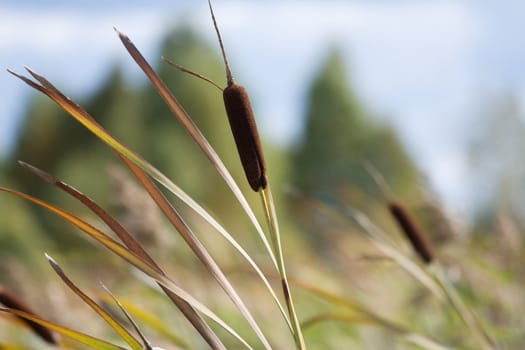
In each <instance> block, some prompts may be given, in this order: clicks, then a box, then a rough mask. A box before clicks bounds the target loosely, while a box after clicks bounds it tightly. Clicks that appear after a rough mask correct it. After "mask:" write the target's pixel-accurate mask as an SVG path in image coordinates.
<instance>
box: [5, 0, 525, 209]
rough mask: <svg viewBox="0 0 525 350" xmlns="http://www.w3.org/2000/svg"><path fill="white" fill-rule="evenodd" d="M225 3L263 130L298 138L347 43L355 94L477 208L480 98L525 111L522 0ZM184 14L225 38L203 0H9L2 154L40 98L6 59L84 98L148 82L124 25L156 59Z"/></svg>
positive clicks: (219, 5) (440, 180)
mask: <svg viewBox="0 0 525 350" xmlns="http://www.w3.org/2000/svg"><path fill="white" fill-rule="evenodd" d="M108 3H109V4H108ZM214 8H215V12H216V16H217V20H218V22H219V26H220V28H221V32H222V35H223V39H224V43H225V45H226V49H227V52H228V56H229V60H230V64H231V66H232V69H233V71H234V74H235V76H236V77H237V80H239V81H240V82H241V83H243V84H244V85H245V86H246V87H247V88H248V89H249V91H250V94H251V97H252V100H253V101H252V102H253V104H254V107H255V109H256V114H257V116H258V123H259V125H260V127H261V132H262V134H263V137H266V138H269V139H271V140H272V141H274V142H278V143H280V144H293V142H294V141H296V140H297V138H298V137H299V135H300V132H301V126H302V121H303V116H304V101H305V98H306V94H307V89H308V86H309V84H310V83H311V79H312V77H313V74H314V73H315V72H316V70H318V69H319V68H320V65H321V64H322V62H323V59H324V58H325V55H326V52H327V50H328V49H329V48H331V47H334V46H337V47H339V48H340V49H341V50H342V52H343V53H344V54H345V58H346V60H347V65H348V78H349V81H350V82H351V84H352V86H353V87H354V89H355V91H356V93H357V94H358V95H359V96H360V97H361V98H362V99H363V101H364V102H365V103H366V105H367V107H368V108H369V109H370V110H371V111H372V112H374V113H375V114H377V115H378V116H379V117H380V118H382V119H384V120H385V121H387V122H389V123H391V124H392V125H393V127H394V128H395V129H396V130H397V131H398V132H399V134H400V136H401V138H402V140H403V142H404V143H405V144H406V146H407V147H408V149H409V150H410V152H411V154H412V155H413V156H414V157H415V159H416V160H417V162H418V164H419V165H420V167H421V169H422V171H423V173H424V174H425V175H426V176H427V177H428V179H429V181H430V183H431V184H432V186H433V187H434V189H435V190H436V191H437V193H438V194H439V196H440V197H441V198H442V199H443V200H444V201H445V203H446V204H447V206H449V207H450V208H452V209H454V210H456V211H468V210H469V208H468V206H469V203H468V191H467V190H466V188H467V187H466V186H465V184H466V182H467V177H468V175H469V174H468V166H467V161H466V155H465V149H466V146H467V144H468V140H469V137H470V135H469V130H471V129H472V128H473V126H475V125H476V124H477V123H479V121H480V118H479V115H477V113H479V105H480V102H482V101H481V100H480V99H482V98H483V96H486V95H487V94H489V95H490V94H514V95H515V96H516V97H517V98H518V99H519V101H520V103H521V105H522V106H525V69H524V68H523V67H524V63H525V41H523V40H522V38H521V37H520V33H521V30H522V22H523V16H522V14H523V13H525V11H524V10H525V2H523V1H520V0H507V1H504V2H492V1H485V0H478V1H467V0H464V1H462V0H442V1H439V2H438V1H416V0H399V1H396V0H392V1H379V0H376V1H308V0H306V1H256V0H254V1H248V0H245V1H240V0H238V1H233V0H232V1H226V0H224V1H219V0H216V1H214ZM178 23H188V24H190V25H191V26H193V27H194V28H195V30H197V31H198V32H199V33H200V34H201V35H202V36H203V37H205V38H207V39H208V40H209V41H210V43H211V44H212V45H216V40H215V33H214V31H213V27H212V24H211V20H210V16H209V11H208V8H207V3H206V1H204V0H193V1H183V0H170V1H168V0H151V1H145V0H126V1H125V0H113V1H111V2H107V1H101V0H97V1H95V0H90V1H87V0H85V1H74V2H72V1H65V0H60V1H59V0H54V1H51V0H48V1H46V0H40V1H37V0H22V1H21V0H0V68H2V71H3V72H0V91H2V103H1V104H0V156H2V155H5V154H6V153H7V152H8V151H9V149H10V147H11V146H12V144H13V140H14V138H15V135H16V130H17V127H18V126H19V121H20V117H21V115H22V113H23V110H24V105H25V103H26V101H27V98H28V97H29V96H30V94H31V90H30V89H29V88H28V87H26V86H25V85H24V84H23V83H21V82H20V81H18V80H17V79H16V78H14V77H12V76H11V75H9V74H8V73H7V72H5V69H6V68H9V69H12V70H14V71H16V72H22V71H23V68H24V66H28V67H31V68H32V69H34V70H36V71H37V72H39V73H40V74H42V75H44V76H46V77H47V78H48V79H49V80H51V81H52V82H53V83H54V84H55V85H57V86H58V87H59V88H60V89H61V90H63V91H64V92H66V93H67V94H68V95H70V96H71V97H72V98H79V97H82V96H85V94H87V93H90V92H93V91H94V90H95V89H96V87H97V86H98V84H100V83H101V82H102V81H103V77H104V76H105V75H106V74H107V73H108V72H109V70H110V68H111V67H112V66H113V65H114V64H115V63H122V64H123V65H124V66H125V72H126V74H127V75H128V76H129V77H130V78H131V79H134V80H136V81H137V82H139V81H142V79H143V78H142V76H141V74H140V72H139V71H138V69H137V68H136V67H135V66H134V65H133V64H132V62H131V59H130V58H129V57H128V56H127V54H126V52H125V50H124V49H123V48H122V46H121V44H120V42H119V41H118V39H117V36H116V35H115V33H114V31H113V26H115V27H117V28H118V29H119V30H121V31H123V32H124V33H126V34H128V35H129V36H130V37H131V39H132V40H133V41H134V42H135V43H136V44H137V46H138V47H139V48H140V49H141V51H142V52H143V53H144V54H145V56H146V57H147V58H148V59H150V60H155V61H156V59H157V56H158V52H157V49H158V45H159V42H160V40H161V38H162V36H163V34H164V33H166V31H167V30H168V29H169V28H171V27H173V26H175V25H177V24H178ZM174 59H175V60H176V58H174Z"/></svg>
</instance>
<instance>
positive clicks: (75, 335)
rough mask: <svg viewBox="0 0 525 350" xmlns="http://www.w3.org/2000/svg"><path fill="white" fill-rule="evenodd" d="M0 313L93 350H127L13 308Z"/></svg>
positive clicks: (0, 308) (2, 308) (4, 309)
mask: <svg viewBox="0 0 525 350" xmlns="http://www.w3.org/2000/svg"><path fill="white" fill-rule="evenodd" d="M0 311H1V312H7V313H10V314H12V315H15V316H17V317H21V318H24V319H26V320H28V321H31V322H35V323H38V324H40V325H42V326H43V327H46V328H49V329H51V330H53V331H55V332H57V333H60V334H62V335H63V336H66V337H69V338H71V339H73V340H76V341H77V342H79V343H82V344H85V345H87V346H89V347H90V348H93V349H97V350H126V349H125V348H123V347H120V346H118V345H115V344H111V343H109V342H106V341H104V340H101V339H98V338H95V337H92V336H90V335H87V334H84V333H81V332H78V331H75V330H72V329H70V328H67V327H63V326H60V325H58V324H56V323H53V322H50V321H46V320H44V319H41V318H39V317H37V316H35V315H32V314H28V313H27V312H23V311H20V310H16V309H11V308H4V307H0Z"/></svg>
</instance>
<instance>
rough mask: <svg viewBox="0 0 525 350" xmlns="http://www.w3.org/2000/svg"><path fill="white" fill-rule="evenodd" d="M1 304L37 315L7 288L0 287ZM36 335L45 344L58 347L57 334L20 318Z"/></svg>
mask: <svg viewBox="0 0 525 350" xmlns="http://www.w3.org/2000/svg"><path fill="white" fill-rule="evenodd" d="M0 304H2V305H4V306H6V307H8V308H11V309H15V310H20V311H23V312H25V313H28V314H31V315H36V314H35V312H34V311H33V310H31V308H30V307H29V306H28V305H27V304H26V303H25V302H24V301H23V300H21V299H20V298H19V297H18V296H16V295H15V294H14V293H13V292H11V291H10V290H8V289H7V288H6V287H4V286H2V285H0ZM20 320H22V322H24V323H25V324H26V325H27V326H28V327H29V328H30V329H31V330H32V331H33V332H34V333H35V334H36V335H38V336H39V337H40V338H42V339H43V340H44V341H45V342H47V343H49V344H53V345H58V340H57V339H56V334H55V333H53V332H52V331H51V330H49V329H48V328H46V327H44V326H41V325H39V324H38V323H35V322H33V321H29V320H26V319H25V318H20Z"/></svg>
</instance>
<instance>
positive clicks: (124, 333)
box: [45, 254, 142, 350]
mask: <svg viewBox="0 0 525 350" xmlns="http://www.w3.org/2000/svg"><path fill="white" fill-rule="evenodd" d="M45 256H46V258H47V261H48V262H49V264H50V265H51V267H52V268H53V270H55V272H56V274H57V275H58V276H59V277H60V278H61V279H62V281H64V283H65V284H66V285H67V286H68V287H69V289H71V290H72V291H73V292H74V293H75V294H76V295H78V296H79V297H80V298H81V299H82V300H83V301H84V302H85V303H86V304H87V305H89V307H91V308H92V309H93V310H95V312H96V313H98V314H99V315H100V317H102V318H103V319H104V320H105V321H106V322H107V323H108V324H109V325H110V326H111V328H113V329H114V330H115V331H116V332H117V333H118V334H119V335H120V337H121V338H122V339H123V340H124V341H125V342H126V343H127V344H128V345H129V346H131V348H132V349H133V350H142V345H141V344H140V343H139V341H138V340H137V339H135V337H134V336H133V335H132V334H131V333H130V332H129V331H128V330H127V329H126V328H124V326H122V325H121V324H120V323H119V322H118V321H117V320H115V318H113V316H111V315H110V314H109V313H108V312H107V311H106V310H104V309H103V308H102V307H100V306H99V305H98V304H97V303H96V302H95V301H94V300H93V299H91V298H90V297H89V296H87V295H86V294H85V293H84V292H82V290H80V288H78V287H77V286H76V285H75V284H74V283H73V281H71V280H70V279H69V277H67V275H66V274H65V273H64V271H63V270H62V268H61V267H60V266H59V265H58V264H57V262H56V261H55V260H54V259H53V258H52V257H51V256H49V255H48V254H45Z"/></svg>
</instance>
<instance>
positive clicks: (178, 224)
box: [125, 161, 271, 349]
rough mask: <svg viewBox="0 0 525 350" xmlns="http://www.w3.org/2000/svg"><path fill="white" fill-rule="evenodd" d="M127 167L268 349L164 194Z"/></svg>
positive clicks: (212, 260)
mask: <svg viewBox="0 0 525 350" xmlns="http://www.w3.org/2000/svg"><path fill="white" fill-rule="evenodd" d="M125 162H126V164H127V165H128V167H129V168H130V169H131V171H132V172H133V174H134V175H135V176H136V178H137V180H139V182H140V183H141V184H142V186H143V187H144V188H145V189H146V191H147V192H148V193H149V195H150V197H151V198H152V199H153V201H155V203H156V204H157V205H158V207H159V208H160V210H161V211H162V212H163V213H164V215H166V217H167V218H168V220H169V221H170V223H171V224H172V225H173V227H175V228H176V229H177V231H178V232H179V233H180V235H181V236H182V238H183V239H184V240H185V241H186V243H187V244H188V246H189V247H190V248H191V250H192V251H193V253H194V254H195V255H196V256H197V257H198V258H199V260H200V261H201V262H202V263H203V265H204V266H206V268H207V269H208V271H209V272H210V273H211V274H212V276H213V277H214V278H215V280H216V281H217V282H218V283H219V285H220V286H221V287H222V289H223V290H224V291H225V292H226V294H227V295H228V297H229V298H230V299H231V300H232V301H233V303H234V304H235V306H237V308H238V309H239V310H240V311H241V313H242V314H243V316H244V318H245V319H246V320H247V321H248V323H249V324H250V326H251V327H252V329H253V330H254V332H255V333H256V334H257V336H258V337H259V339H260V340H261V342H262V343H263V344H264V346H265V348H267V349H270V348H271V346H270V344H269V343H268V340H266V337H265V336H264V334H263V333H262V331H261V329H260V328H259V325H258V324H257V322H255V320H254V319H253V316H252V315H251V313H250V311H249V310H248V308H247V307H246V306H245V305H244V302H243V301H242V299H241V298H240V297H239V295H238V294H237V292H236V291H235V289H234V288H233V286H232V285H231V283H230V281H229V280H228V279H227V278H226V276H225V275H224V273H223V272H222V270H221V268H220V267H219V265H218V264H217V263H216V262H215V260H214V259H213V257H212V256H211V255H210V253H209V252H208V250H207V249H206V247H204V245H203V244H202V243H201V242H200V240H199V239H198V238H197V237H196V236H195V234H194V233H193V231H192V230H191V229H190V228H189V226H188V225H187V224H186V223H185V222H184V220H183V219H182V217H181V216H180V215H179V213H178V212H177V211H176V210H175V208H174V207H173V206H172V205H171V203H170V202H169V201H168V200H167V199H166V197H165V196H164V194H163V193H162V192H161V191H160V190H159V189H158V188H157V186H155V184H154V183H153V182H152V181H151V180H150V179H149V178H148V176H147V175H146V174H145V173H144V172H143V171H142V170H141V169H140V168H138V167H137V166H135V165H133V164H131V163H130V162H128V161H125Z"/></svg>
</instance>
